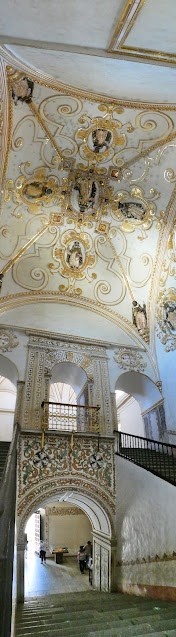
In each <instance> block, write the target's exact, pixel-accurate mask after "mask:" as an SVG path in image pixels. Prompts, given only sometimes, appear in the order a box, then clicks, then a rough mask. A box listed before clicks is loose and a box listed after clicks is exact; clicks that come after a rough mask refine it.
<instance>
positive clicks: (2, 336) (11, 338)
mask: <svg viewBox="0 0 176 637" xmlns="http://www.w3.org/2000/svg"><path fill="white" fill-rule="evenodd" d="M18 344H19V343H18V340H17V337H16V336H15V334H14V332H12V331H11V330H5V329H3V328H2V329H0V350H1V352H10V351H11V350H12V349H13V347H17V345H18Z"/></svg>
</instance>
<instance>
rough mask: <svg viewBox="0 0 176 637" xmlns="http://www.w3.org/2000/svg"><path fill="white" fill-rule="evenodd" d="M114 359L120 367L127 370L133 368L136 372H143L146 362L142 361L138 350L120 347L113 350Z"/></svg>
mask: <svg viewBox="0 0 176 637" xmlns="http://www.w3.org/2000/svg"><path fill="white" fill-rule="evenodd" d="M114 354H115V355H114V360H115V361H116V363H118V365H119V367H120V369H125V370H127V371H130V370H133V369H134V370H135V371H136V372H143V371H144V369H145V367H147V363H145V362H144V361H143V358H142V356H141V354H139V352H136V351H135V350H131V349H128V348H125V347H123V348H121V349H119V350H116V351H115V352H114Z"/></svg>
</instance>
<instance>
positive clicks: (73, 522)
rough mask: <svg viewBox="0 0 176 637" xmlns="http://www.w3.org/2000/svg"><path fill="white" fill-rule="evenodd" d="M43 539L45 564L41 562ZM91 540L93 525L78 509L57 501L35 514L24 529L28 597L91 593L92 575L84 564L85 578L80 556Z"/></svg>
mask: <svg viewBox="0 0 176 637" xmlns="http://www.w3.org/2000/svg"><path fill="white" fill-rule="evenodd" d="M41 539H43V540H44V541H45V542H46V563H45V561H42V562H41V559H40V540H41ZM91 540H92V525H91V523H90V520H89V518H88V517H87V515H86V514H85V513H84V512H83V510H82V509H80V508H79V507H78V506H75V505H71V504H70V503H67V502H62V501H61V502H59V501H58V500H56V501H52V502H49V503H48V504H47V505H46V506H45V507H42V508H39V509H38V510H37V512H36V513H33V514H32V516H31V517H30V518H29V520H28V522H27V525H26V527H25V542H26V546H25V569H24V590H25V597H26V598H28V597H35V596H40V595H50V594H51V592H52V591H53V592H54V593H55V594H60V593H68V592H70V593H71V592H72V593H73V592H79V591H83V590H89V588H90V582H89V580H90V577H89V576H90V572H89V569H88V566H87V567H86V564H84V565H83V566H84V569H83V574H84V577H82V573H81V572H80V567H79V563H78V559H77V554H78V551H79V548H80V545H83V546H85V545H87V542H88V541H91ZM62 548H63V549H65V551H68V553H67V552H63V553H62V551H61V549H62ZM56 549H58V550H59V551H58V552H56ZM58 558H59V559H58Z"/></svg>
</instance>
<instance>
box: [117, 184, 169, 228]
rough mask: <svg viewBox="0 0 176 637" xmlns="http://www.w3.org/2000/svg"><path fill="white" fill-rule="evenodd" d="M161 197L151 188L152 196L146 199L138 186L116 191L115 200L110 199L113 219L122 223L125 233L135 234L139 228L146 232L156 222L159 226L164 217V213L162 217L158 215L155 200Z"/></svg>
mask: <svg viewBox="0 0 176 637" xmlns="http://www.w3.org/2000/svg"><path fill="white" fill-rule="evenodd" d="M159 196H160V194H159V192H158V191H157V190H156V189H155V188H150V196H149V197H147V198H146V196H145V192H144V190H143V188H141V187H139V186H136V185H135V186H131V188H130V189H129V191H125V190H119V191H116V192H114V193H113V199H112V198H111V199H110V204H111V211H112V213H111V214H112V218H113V219H114V218H115V219H117V220H119V221H122V224H121V228H122V230H124V231H125V232H134V230H136V229H137V228H138V227H141V229H142V230H143V231H145V232H146V230H148V229H149V228H151V226H152V223H153V221H154V220H157V224H159V222H160V221H161V220H162V219H163V217H164V212H163V214H161V215H160V216H159V215H158V214H157V206H156V203H155V200H156V199H158V198H159ZM159 229H160V225H158V230H159ZM138 238H144V236H143V235H141V236H140V237H138Z"/></svg>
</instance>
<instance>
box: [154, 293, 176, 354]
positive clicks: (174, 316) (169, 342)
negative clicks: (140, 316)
mask: <svg viewBox="0 0 176 637" xmlns="http://www.w3.org/2000/svg"><path fill="white" fill-rule="evenodd" d="M157 319H158V330H157V332H158V336H159V338H160V339H161V341H162V343H163V345H166V347H165V349H166V352H170V350H174V349H176V288H169V289H168V290H166V289H164V290H162V291H161V292H160V293H159V297H158V303H157Z"/></svg>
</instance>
